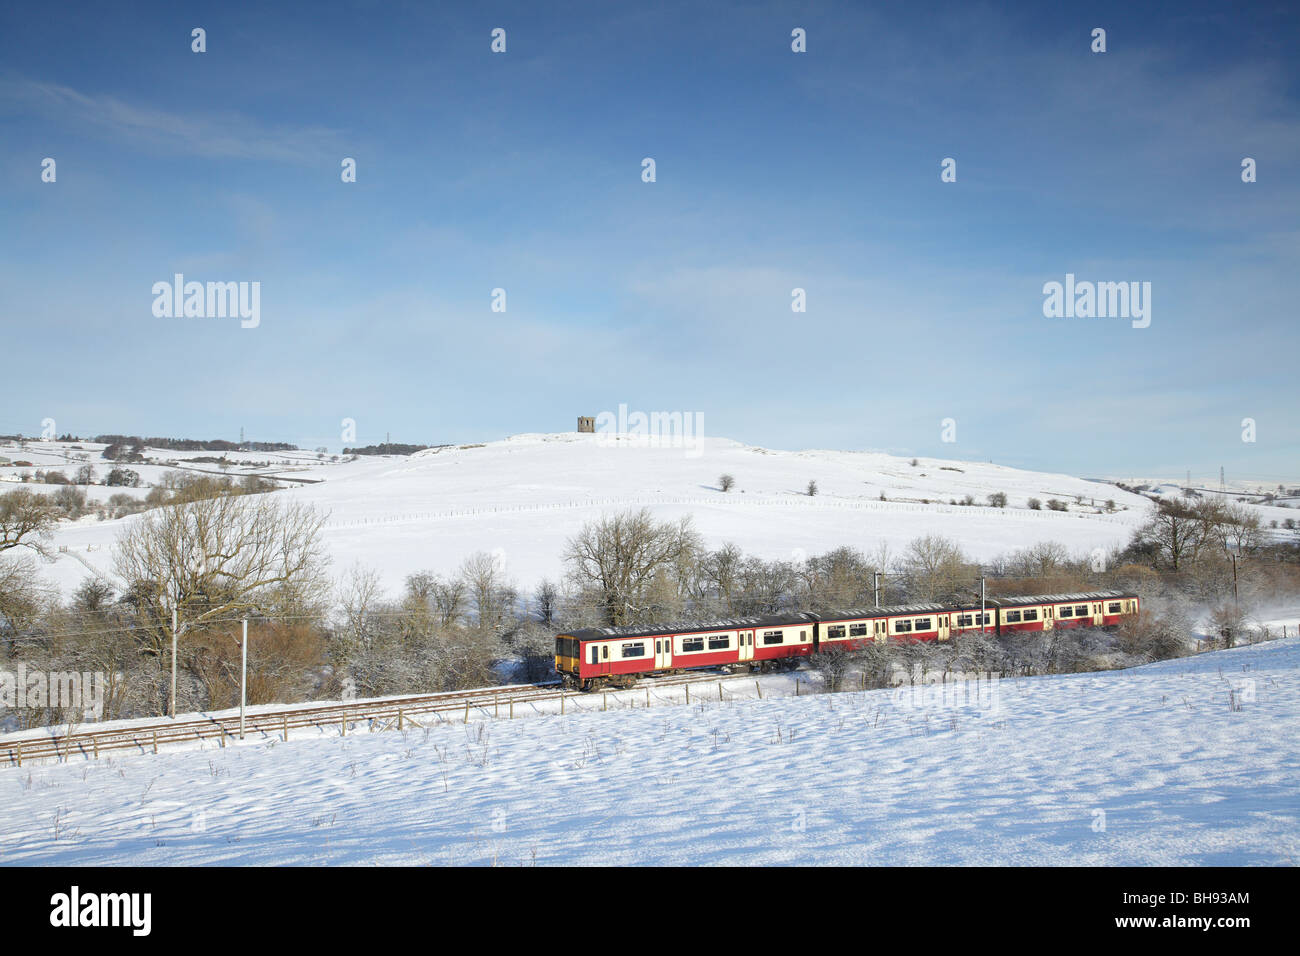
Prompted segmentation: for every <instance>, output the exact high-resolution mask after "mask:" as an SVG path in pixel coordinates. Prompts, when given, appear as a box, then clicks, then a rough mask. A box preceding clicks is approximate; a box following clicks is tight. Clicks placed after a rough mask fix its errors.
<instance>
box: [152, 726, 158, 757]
mask: <svg viewBox="0 0 1300 956" xmlns="http://www.w3.org/2000/svg"><path fill="white" fill-rule="evenodd" d="M153 752H154V753H157V752H158V731H156V730H155V731H154V732H153Z"/></svg>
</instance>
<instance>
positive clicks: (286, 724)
mask: <svg viewBox="0 0 1300 956" xmlns="http://www.w3.org/2000/svg"><path fill="white" fill-rule="evenodd" d="M283 717H284V742H285V743H286V744H287V743H288V742H289V715H288V714H284V715H283Z"/></svg>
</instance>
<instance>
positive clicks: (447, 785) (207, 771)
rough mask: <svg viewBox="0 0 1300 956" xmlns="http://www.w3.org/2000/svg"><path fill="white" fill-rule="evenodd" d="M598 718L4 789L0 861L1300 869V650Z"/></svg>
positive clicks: (337, 742) (359, 736) (54, 773)
mask: <svg viewBox="0 0 1300 956" xmlns="http://www.w3.org/2000/svg"><path fill="white" fill-rule="evenodd" d="M1234 701H1235V702H1236V703H1235V704H1234V703H1233V702H1234ZM583 703H584V704H585V705H586V707H587V709H586V710H585V711H583V712H581V713H575V712H574V711H573V710H572V709H570V711H569V713H567V714H566V715H564V716H559V715H554V714H552V715H546V716H536V717H533V718H531V719H527V720H524V719H520V720H515V721H507V720H504V719H502V720H490V719H473V720H471V721H470V723H469V724H468V725H462V724H459V723H447V724H442V725H438V726H433V727H430V728H429V729H428V730H427V732H426V731H425V730H419V729H411V730H408V731H406V732H405V733H401V734H399V733H397V732H395V731H390V732H386V733H375V734H366V733H354V734H352V735H350V736H348V737H346V738H343V737H338V736H334V737H329V736H317V737H314V738H306V737H304V738H303V739H296V740H295V739H291V740H290V742H289V743H287V744H286V743H280V742H277V741H275V740H270V739H262V740H257V741H249V742H247V743H245V744H244V745H243V746H238V747H235V746H232V747H229V748H226V749H222V750H218V749H205V750H202V751H199V750H189V751H174V752H164V753H163V754H161V755H158V756H154V755H132V756H117V757H113V758H111V759H105V760H101V761H98V762H95V761H88V762H76V761H74V762H72V763H68V764H45V765H40V766H34V767H23V768H22V769H21V770H19V769H16V768H4V769H0V807H3V810H0V862H3V863H7V864H76V865H95V866H101V865H123V864H144V865H161V864H446V863H453V864H481V865H488V864H494V863H495V864H499V865H508V866H517V865H531V864H534V863H536V864H539V865H550V864H600V865H610V864H614V865H618V864H641V865H648V864H697V865H713V864H718V865H721V864H742V865H759V864H805V865H810V864H830V865H834V864H872V865H899V864H904V865H908V864H939V865H946V864H952V865H975V864H978V865H1008V864H1015V865H1074V864H1082V865H1175V866H1182V865H1252V864H1263V865H1285V866H1294V865H1296V863H1297V862H1298V861H1300V797H1298V796H1297V794H1298V793H1300V750H1298V748H1297V746H1296V741H1297V740H1298V739H1300V639H1296V638H1291V639H1287V640H1282V641H1274V642H1270V643H1265V644H1259V645H1254V646H1250V647H1242V648H1237V649H1235V650H1231V651H1219V652H1214V653H1208V654H1203V655H1199V656H1197V657H1193V658H1186V659H1182V660H1176V661H1165V662H1161V663H1158V664H1152V665H1148V666H1146V667H1141V668H1135V669H1133V670H1129V671H1115V672H1108V673H1099V674H1079V675H1068V676H1059V677H1042V678H1030V679H1021V680H1015V681H1003V682H1000V683H998V684H997V690H996V691H992V690H989V689H988V687H987V685H986V686H985V689H984V690H983V691H982V692H979V693H974V694H969V695H968V696H967V697H966V698H965V699H962V698H956V697H954V696H952V695H951V694H950V695H948V696H947V697H944V696H943V695H942V694H933V693H926V694H921V695H915V694H912V693H910V692H908V691H907V690H906V689H899V690H892V691H890V690H883V691H867V692H855V693H845V694H836V695H814V696H801V697H791V696H783V697H778V698H775V699H774V698H773V697H772V696H771V694H768V695H766V697H765V699H763V700H757V699H754V698H753V697H752V696H750V697H747V698H736V699H731V700H728V701H727V702H725V703H718V702H717V700H716V699H715V698H708V699H703V700H701V699H699V698H696V697H693V700H692V704H691V706H689V707H688V706H685V705H680V706H655V707H653V708H651V709H645V708H644V707H638V708H636V709H618V710H610V711H609V712H604V713H602V712H600V711H599V709H598V708H599V699H598V698H597V697H595V696H590V697H587V698H585V699H584V700H583Z"/></svg>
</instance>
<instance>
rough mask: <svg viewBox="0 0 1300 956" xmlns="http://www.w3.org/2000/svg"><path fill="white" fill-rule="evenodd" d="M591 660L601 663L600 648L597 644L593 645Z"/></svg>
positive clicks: (594, 662)
mask: <svg viewBox="0 0 1300 956" xmlns="http://www.w3.org/2000/svg"><path fill="white" fill-rule="evenodd" d="M591 662H592V663H593V664H599V663H600V648H599V647H597V646H596V645H595V644H592V645H591Z"/></svg>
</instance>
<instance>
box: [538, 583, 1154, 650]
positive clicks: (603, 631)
mask: <svg viewBox="0 0 1300 956" xmlns="http://www.w3.org/2000/svg"><path fill="white" fill-rule="evenodd" d="M1134 597H1137V595H1136V594H1134V593H1132V592H1131V591H1073V592H1070V593H1066V594H1018V595H1009V596H1006V597H991V598H986V599H985V601H984V604H985V606H986V607H991V608H1006V607H1027V606H1029V607H1032V606H1034V605H1038V604H1069V603H1071V602H1074V601H1101V600H1111V599H1113V598H1134ZM978 607H979V602H978V601H969V602H966V603H964V604H939V603H928V604H891V605H888V606H884V607H857V608H839V609H835V610H831V611H819V612H817V613H815V614H814V613H809V612H804V611H791V612H790V613H788V614H762V615H754V616H749V617H725V618H719V619H717V620H713V621H670V622H667V623H665V624H661V625H659V626H657V627H643V626H635V627H583V628H578V629H577V630H573V631H566V632H564V633H563V634H560V635H558V636H560V637H571V638H575V639H576V640H579V641H600V640H610V639H613V638H635V637H654V636H655V635H658V634H695V633H703V632H705V631H734V630H740V629H745V630H748V629H749V628H758V627H790V626H791V625H797V624H811V623H813V622H815V621H850V620H860V619H863V618H876V617H894V616H895V615H899V614H938V613H941V612H944V611H956V610H967V609H975V608H978Z"/></svg>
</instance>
